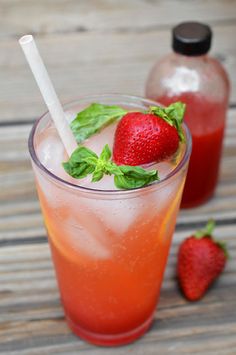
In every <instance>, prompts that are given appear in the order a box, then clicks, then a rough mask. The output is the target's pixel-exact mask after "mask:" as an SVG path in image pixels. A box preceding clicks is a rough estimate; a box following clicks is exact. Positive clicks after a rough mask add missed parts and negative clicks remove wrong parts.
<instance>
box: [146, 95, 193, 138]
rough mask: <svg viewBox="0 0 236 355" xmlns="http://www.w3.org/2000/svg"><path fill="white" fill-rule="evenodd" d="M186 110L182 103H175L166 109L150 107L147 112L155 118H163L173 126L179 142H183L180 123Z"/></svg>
mask: <svg viewBox="0 0 236 355" xmlns="http://www.w3.org/2000/svg"><path fill="white" fill-rule="evenodd" d="M185 109H186V104H184V103H183V102H180V101H178V102H175V103H173V104H171V105H169V106H168V107H160V106H151V107H150V108H149V112H151V113H153V114H154V115H156V116H159V117H161V118H163V120H165V121H166V122H167V123H169V124H170V125H171V126H174V127H175V128H176V129H177V131H178V135H179V138H180V141H181V142H184V141H185V137H184V133H183V129H182V123H183V118H184V113H185Z"/></svg>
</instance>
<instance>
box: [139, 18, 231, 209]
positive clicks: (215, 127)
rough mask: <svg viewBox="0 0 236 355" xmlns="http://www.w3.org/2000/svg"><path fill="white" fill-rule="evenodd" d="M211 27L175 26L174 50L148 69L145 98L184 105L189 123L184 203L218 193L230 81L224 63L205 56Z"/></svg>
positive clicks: (197, 202)
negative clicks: (216, 190)
mask: <svg viewBox="0 0 236 355" xmlns="http://www.w3.org/2000/svg"><path fill="white" fill-rule="evenodd" d="M211 38H212V32H211V29H210V27H209V26H207V25H204V24H201V23H197V22H185V23H182V24H180V25H178V26H176V27H175V28H174V29H173V42H172V47H173V53H171V54H169V55H167V56H166V57H165V58H163V59H162V60H161V61H160V62H158V63H157V64H156V65H155V66H154V68H153V69H152V71H151V72H150V75H149V78H148V81H147V86H146V96H147V97H148V98H151V99H153V100H156V101H158V102H160V103H162V104H163V105H169V104H170V103H172V102H175V101H182V102H185V103H186V105H187V106H186V113H185V122H186V123H187V125H188V126H189V128H190V131H191V134H192V139H193V149H192V155H191V158H190V164H189V171H188V174H187V180H186V185H185V189H184V193H183V199H182V204H181V207H184V208H189V207H195V206H198V205H200V204H202V203H204V202H205V201H207V200H208V199H209V198H210V197H211V196H212V195H213V193H214V190H215V187H216V184H217V179H218V173H219V164H220V157H221V150H222V142H223V136H224V128H225V121H226V111H227V106H228V99H229V80H228V77H227V74H226V72H225V70H224V69H223V67H222V66H221V64H220V63H219V62H218V61H217V60H216V59H214V58H211V57H210V56H208V55H207V52H208V51H209V49H210V46H211Z"/></svg>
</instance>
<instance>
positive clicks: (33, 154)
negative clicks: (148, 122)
mask: <svg viewBox="0 0 236 355" xmlns="http://www.w3.org/2000/svg"><path fill="white" fill-rule="evenodd" d="M105 98H107V99H108V98H111V99H112V98H114V99H118V98H120V99H123V100H134V101H141V102H143V103H146V104H149V106H150V105H152V106H155V105H159V106H162V105H161V104H159V103H158V102H156V101H153V100H149V99H147V98H144V97H142V96H136V95H126V94H115V93H113V94H94V95H86V96H82V97H80V98H78V99H76V100H73V101H70V102H68V103H66V104H63V108H69V107H72V105H75V104H78V103H79V102H80V101H83V100H90V99H91V102H92V101H93V100H94V99H97V100H98V99H105ZM48 114H50V113H49V111H48V110H47V111H46V112H44V113H43V114H42V115H41V116H40V117H39V118H38V119H36V121H35V122H34V124H33V126H32V128H31V131H30V134H29V138H28V149H29V153H30V156H31V159H32V160H33V162H34V163H35V164H36V165H37V167H38V168H39V169H40V171H41V172H42V173H43V174H46V176H47V177H49V178H50V179H52V180H54V182H55V183H57V184H60V185H62V186H63V187H64V188H69V189H73V190H78V191H83V192H87V193H91V194H102V195H104V194H105V195H118V194H119V195H121V194H124V195H129V194H132V193H135V192H138V191H147V190H149V189H152V188H153V187H157V186H158V187H161V186H163V185H165V184H166V183H167V182H168V181H169V180H170V179H171V178H172V177H173V176H175V175H176V174H177V173H178V172H179V171H180V170H181V169H182V168H183V167H184V166H185V165H186V163H187V161H188V159H189V156H190V153H191V149H192V137H191V134H190V131H189V128H188V126H187V125H186V124H185V123H183V127H184V131H185V134H186V149H185V152H184V155H183V157H182V159H181V160H180V162H179V163H178V165H177V166H176V167H175V169H173V170H172V171H171V172H170V173H169V174H167V175H166V176H165V177H164V179H162V180H157V181H154V182H153V183H151V184H149V185H146V186H143V187H138V188H133V189H127V190H119V189H114V190H110V189H109V190H103V189H96V188H91V187H85V186H81V185H76V184H73V183H72V182H69V181H66V180H64V179H62V178H60V177H59V176H57V175H55V174H54V173H52V172H51V171H50V170H48V169H47V168H46V166H44V165H43V164H42V163H41V162H40V160H39V158H38V156H37V153H36V150H35V147H34V136H35V133H36V130H37V127H38V125H39V124H40V122H41V121H42V120H43V118H44V117H45V116H47V115H48Z"/></svg>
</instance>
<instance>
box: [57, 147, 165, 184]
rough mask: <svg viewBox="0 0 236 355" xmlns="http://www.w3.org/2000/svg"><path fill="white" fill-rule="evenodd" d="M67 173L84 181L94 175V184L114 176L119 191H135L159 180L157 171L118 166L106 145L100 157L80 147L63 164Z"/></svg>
mask: <svg viewBox="0 0 236 355" xmlns="http://www.w3.org/2000/svg"><path fill="white" fill-rule="evenodd" d="M63 167H64V169H65V171H66V172H67V173H68V174H69V175H71V176H72V177H73V178H76V179H82V178H84V177H86V176H87V175H90V174H92V180H91V181H92V182H96V181H99V180H101V179H102V178H103V176H104V175H114V183H115V186H116V187H117V188H118V189H134V188H139V187H143V186H145V185H148V184H150V183H152V182H154V181H156V180H159V177H158V172H157V170H149V171H148V170H145V169H143V168H141V167H139V166H129V165H116V164H115V163H114V162H113V161H112V160H111V150H110V148H109V146H108V145H107V144H106V145H105V146H104V148H103V150H102V152H101V154H100V156H99V157H98V156H97V154H96V153H94V152H93V151H92V150H91V149H88V148H86V147H83V146H79V147H78V148H77V149H76V150H75V151H74V152H73V153H72V155H71V157H70V159H69V160H68V161H67V162H65V163H63Z"/></svg>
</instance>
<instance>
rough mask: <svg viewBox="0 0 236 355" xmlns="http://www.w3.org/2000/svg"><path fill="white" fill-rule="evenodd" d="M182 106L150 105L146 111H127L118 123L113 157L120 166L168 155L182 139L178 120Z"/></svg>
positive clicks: (156, 159) (167, 156)
mask: <svg viewBox="0 0 236 355" xmlns="http://www.w3.org/2000/svg"><path fill="white" fill-rule="evenodd" d="M184 111H185V105H184V104H182V103H181V102H176V103H174V104H172V105H170V106H169V107H167V108H161V107H158V106H157V107H150V110H149V112H147V113H142V112H129V113H127V114H126V115H125V116H123V117H122V119H121V120H120V122H119V123H118V125H117V129H116V133H115V140H114V147H113V159H114V161H115V162H116V164H118V165H121V164H124V165H143V164H148V163H152V162H160V161H163V160H165V159H168V158H170V157H171V156H172V155H173V154H174V153H175V152H176V151H177V149H178V147H179V141H180V140H181V141H183V140H184V135H183V132H182V127H181V123H182V120H183V116H184Z"/></svg>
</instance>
